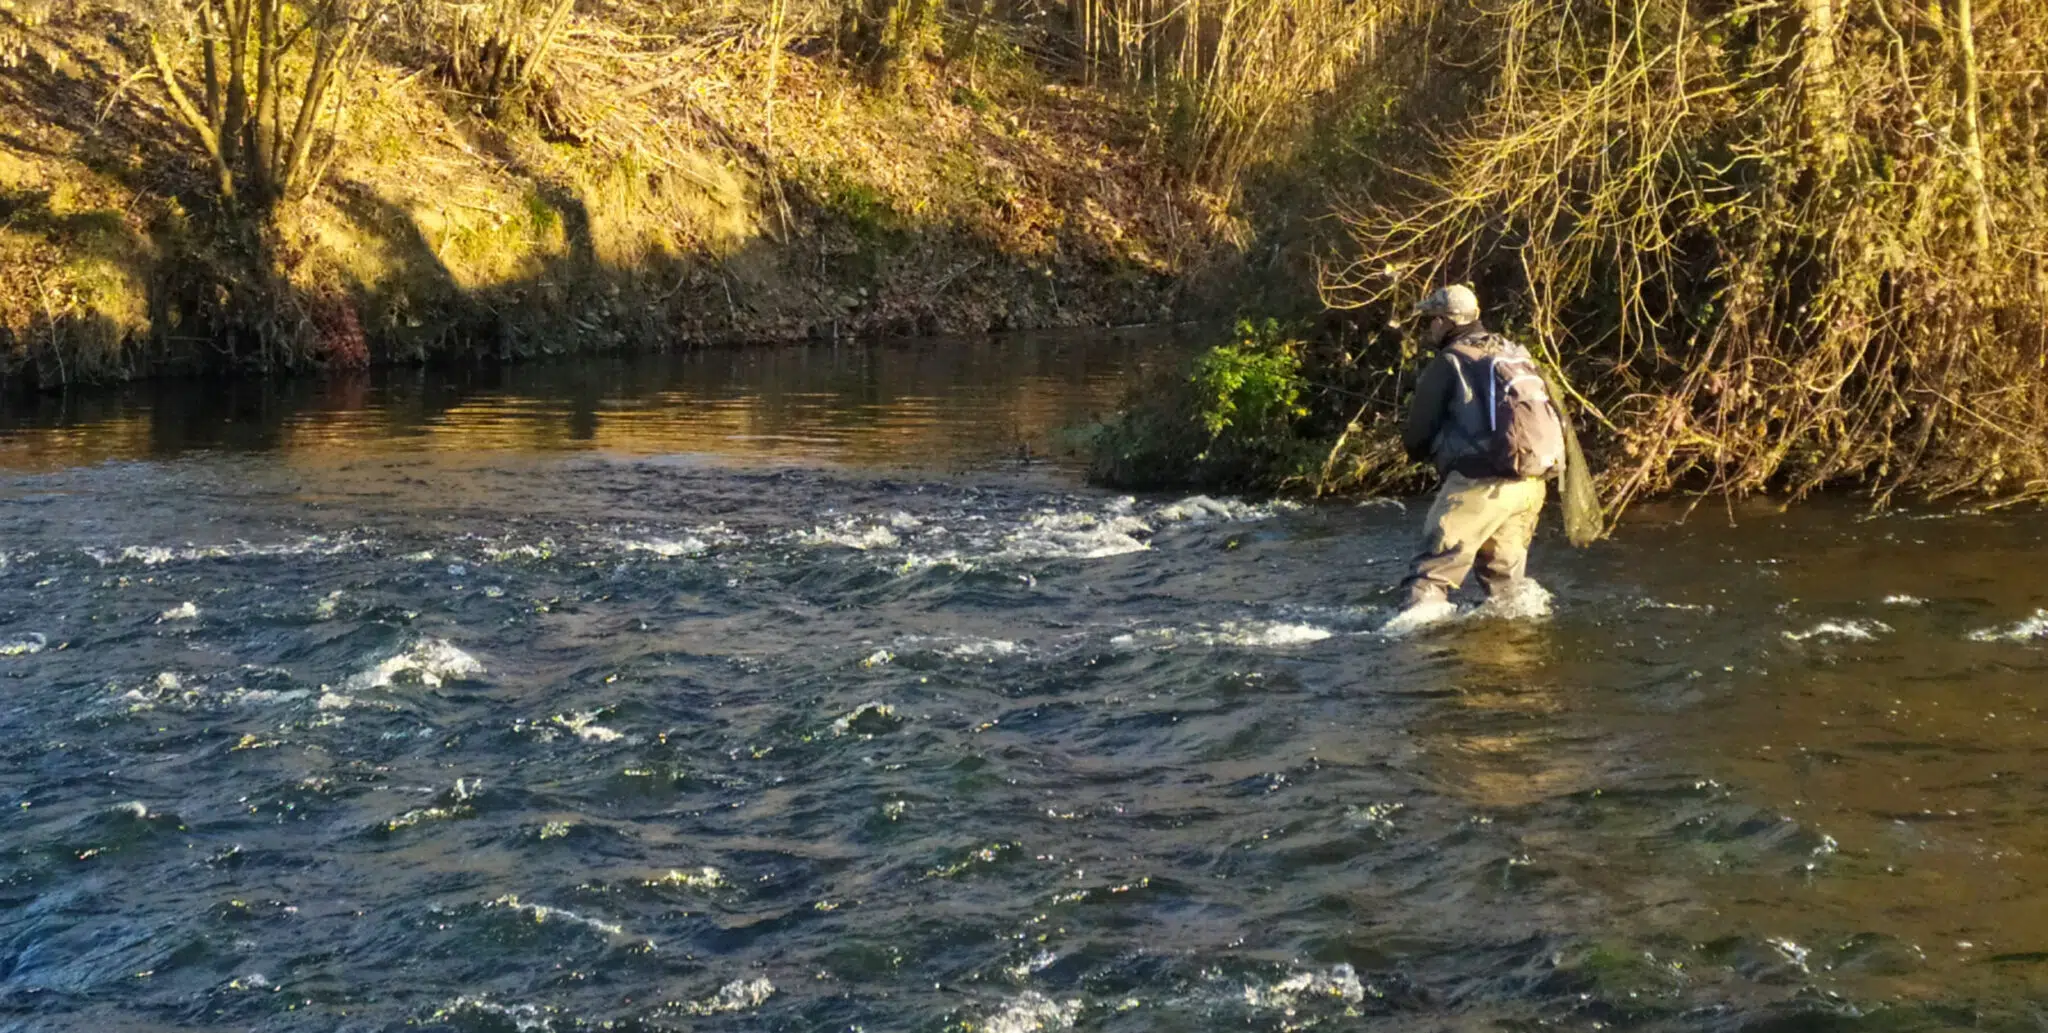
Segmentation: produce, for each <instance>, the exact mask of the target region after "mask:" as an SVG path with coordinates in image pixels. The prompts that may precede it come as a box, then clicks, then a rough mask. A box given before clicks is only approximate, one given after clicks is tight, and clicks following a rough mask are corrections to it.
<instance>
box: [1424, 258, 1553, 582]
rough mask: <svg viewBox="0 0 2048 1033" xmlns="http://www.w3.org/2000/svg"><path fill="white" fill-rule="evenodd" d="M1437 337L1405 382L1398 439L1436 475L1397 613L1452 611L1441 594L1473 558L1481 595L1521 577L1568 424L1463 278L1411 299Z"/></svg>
mask: <svg viewBox="0 0 2048 1033" xmlns="http://www.w3.org/2000/svg"><path fill="white" fill-rule="evenodd" d="M1416 315H1417V316H1420V317H1424V318H1427V319H1428V320H1429V322H1428V323H1427V324H1426V325H1425V326H1424V328H1423V331H1422V336H1423V342H1424V343H1425V344H1427V345H1429V346H1431V347H1434V348H1435V349H1437V353H1436V357H1435V358H1434V359H1432V360H1430V363H1429V365H1428V367H1427V368H1426V369H1424V370H1423V373H1422V378H1421V380H1420V381H1419V382H1418V383H1417V385H1416V388H1415V400H1414V402H1413V403H1412V406H1411V408H1410V409H1409V412H1408V422H1407V425H1406V427H1405V428H1404V429H1403V431H1402V435H1401V441H1402V444H1403V445H1404V446H1406V447H1407V449H1408V455H1409V457H1410V458H1413V459H1416V460H1424V459H1427V460H1430V461H1432V462H1434V463H1435V464H1436V468H1437V473H1438V474H1439V475H1440V476H1441V477H1442V478H1443V486H1442V488H1441V489H1440V490H1439V491H1438V492H1437V497H1436V502H1435V504H1434V505H1432V506H1431V507H1430V509H1429V517H1428V520H1427V522H1426V524H1425V525H1424V527H1423V540H1422V547H1421V550H1420V551H1419V553H1418V554H1417V555H1416V557H1415V561H1414V564H1413V566H1412V567H1411V568H1410V572H1409V575H1408V577H1407V579H1406V580H1404V581H1403V582H1402V583H1401V590H1402V595H1403V596H1404V597H1405V598H1404V599H1403V603H1404V609H1403V610H1402V613H1401V615H1400V617H1397V618H1396V619H1397V620H1405V621H1409V622H1418V621H1423V620H1428V619H1433V618H1435V617H1438V616H1445V615H1448V614H1449V613H1451V612H1452V607H1451V603H1450V594H1451V592H1453V591H1455V590H1456V589H1457V588H1458V587H1459V586H1460V585H1463V584H1464V583H1465V576H1466V575H1467V574H1469V573H1471V572H1472V569H1473V568H1474V567H1475V566H1476V567H1478V569H1479V583H1480V586H1481V587H1482V588H1484V589H1485V591H1486V593H1487V596H1488V597H1489V598H1492V597H1497V596H1500V595H1503V594H1504V593H1509V592H1513V591H1515V590H1516V589H1518V588H1519V587H1520V586H1521V585H1522V584H1523V583H1524V582H1525V581H1526V579H1527V577H1528V566H1529V542H1530V539H1532V538H1533V537H1535V534H1536V522H1537V517H1538V516H1539V515H1540V514H1541V512H1542V510H1543V501H1544V499H1545V497H1546V496H1547V495H1548V494H1549V488H1548V482H1549V479H1550V478H1552V477H1556V476H1559V475H1560V474H1561V473H1563V471H1564V467H1565V457H1566V451H1567V446H1566V436H1567V434H1568V428H1566V427H1565V425H1564V419H1563V417H1562V416H1561V415H1560V413H1559V411H1558V408H1557V405H1556V404H1555V403H1554V402H1553V400H1552V397H1551V393H1550V390H1549V388H1548V386H1547V385H1546V383H1545V381H1544V378H1543V375H1542V372H1541V371H1540V370H1539V369H1538V368H1537V366H1536V363H1535V360H1534V359H1533V358H1531V357H1530V355H1529V352H1528V350H1527V349H1525V348H1523V347H1522V346H1521V345H1519V344H1516V343H1514V342H1512V341H1510V340H1508V339H1507V338H1505V337H1502V336H1500V335H1499V334H1496V333H1493V332H1492V331H1490V330H1488V329H1486V327H1485V325H1484V324H1482V323H1481V322H1480V321H1479V298H1478V296H1477V295H1475V294H1474V293H1473V292H1472V290H1471V288H1469V287H1464V286H1455V285H1454V286H1449V287H1442V288H1439V289H1437V290H1436V291H1434V292H1432V293H1431V294H1430V295H1429V296H1428V297H1426V298H1424V299H1423V300H1422V303H1421V304H1420V305H1418V306H1416Z"/></svg>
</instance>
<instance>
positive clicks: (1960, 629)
mask: <svg viewBox="0 0 2048 1033" xmlns="http://www.w3.org/2000/svg"><path fill="white" fill-rule="evenodd" d="M1174 348H1175V346H1174V345H1172V344H1171V343H1170V342H1161V341H1157V340H1153V339H1149V338H1143V337H1129V336H1126V337H1120V338H1119V337H1112V338H1107V339H1094V340H1091V339H1083V338H1012V339H1005V340H1001V341H955V342H935V343H925V344H920V345H898V346H887V347H870V348H853V347H842V348H836V349H823V348H821V349H793V350H784V351H767V352H748V353H723V352H711V353H699V354H693V355H688V356H681V357H673V358H668V359H660V360H647V361H643V362H638V363H592V364H583V365H576V366H553V367H549V366H536V367H527V368H521V369H516V370H511V371H479V372H470V373H466V374H446V373H443V374H423V373H417V372H400V373H390V374H380V375H378V376H376V377H373V378H369V379H365V380H358V381H341V382H335V383H331V384H325V385H322V384H310V383H307V384H292V385H284V386H276V385H270V386H264V385H236V386H231V387H228V388H214V387H199V386H194V385H182V386H159V387H155V388H148V389H136V390H133V391H130V392H128V393H112V394H106V395H97V396H87V397H83V398H81V397H73V398H70V399H68V400H52V399H44V400H40V401H35V402H33V403H27V402H22V401H19V400H13V401H10V402H9V403H8V404H9V406H10V409H9V410H8V412H7V413H6V414H5V415H4V417H0V428H4V429H0V692H4V694H5V699H6V705H5V707H4V709H0V1029H6V1030H110V1029H124V1030H200V1029H208V1030H211V1029H235V1030H251V1029H254V1030H361V1031H372V1030H379V1031H381V1030H400V1029H433V1030H468V1031H499V1030H548V1031H555V1030H584V1029H626V1030H669V1029H673V1030H802V1031H810V1030H834V1031H847V1030H872V1031H880V1030H914V1031H941V1030H954V1031H962V1033H965V1031H977V1033H1024V1031H1030V1030H1057V1029H1069V1028H1072V1029H1080V1030H1118V1031H1155V1030H1172V1031H1180V1030H1189V1031H1206V1030H1240V1029H1245V1030H1290V1029H1311V1028H1316V1029H1365V1028H1371V1029H1394V1030H1409V1029H1413V1030H1436V1029H1471V1028H1499V1029H1512V1030H1534V1029H1565V1030H1593V1029H1608V1028H1641V1029H1671V1030H1696V1029H1697V1030H1722V1029H1744V1030H1804V1029H1817V1030H1821V1029H1824V1030H1839V1029H1848V1030H1864V1029H1870V1030H1903V1029H1952V1028H1963V1027H1971V1028H1995V1029H2015V1030H2019V1029H2025V1030H2035V1029H2038V1028H2041V1025H2042V1024H2043V1022H2044V1021H2048V821H2044V812H2048V775H2044V773H2043V765H2042V763H2041V761H2042V759H2043V754H2044V745H2048V738H2044V736H2043V734H2042V728H2043V718H2042V715H2041V712H2040V708H2041V705H2042V702H2043V690H2044V678H2043V674H2044V671H2048V613H2044V608H2048V585H2044V583H2043V580H2042V576H2041V571H2042V570H2043V569H2048V544H2044V541H2043V531H2044V529H2048V520H2044V518H2043V517H2042V516H2041V515H2040V514H2038V513H2036V512H2024V513H2021V512H2015V513H2009V514H2002V515H1999V514H1990V515H1984V514H1978V515H1969V514H1961V515H1956V514H1951V513H1949V512H1946V511H1925V512H1907V513H1901V514H1895V515H1888V516H1883V517H1877V518H1870V517H1868V516H1866V515H1865V514H1864V513H1863V512H1862V510H1860V509H1859V508H1857V506H1856V505H1855V504H1854V503H1853V502H1825V501H1824V502H1821V503H1817V504H1813V505H1808V506H1802V507H1799V508H1797V509H1794V510H1792V511H1789V512H1783V513H1781V512H1778V511H1776V510H1775V509H1773V508H1770V507H1768V506H1752V507H1745V508H1742V509H1739V510H1736V511H1732V512H1731V511H1729V510H1727V509H1725V508H1721V507H1719V506H1718V504H1709V505H1705V506H1702V507H1701V508H1700V509H1699V510H1698V511H1695V512H1692V513H1690V514H1687V513H1686V512H1684V511H1683V510H1681V509H1677V508H1653V509H1646V510H1643V511H1640V512H1638V513H1637V514H1636V515H1635V516H1634V517H1632V519H1631V520H1630V521H1629V522H1628V524H1627V525H1626V526H1625V527H1624V528H1622V530H1621V532H1620V534H1619V535H1618V536H1617V537H1616V538H1615V539H1614V540H1612V541H1609V542H1606V543H1603V544H1602V545H1600V546H1599V547H1597V548H1596V549H1594V550H1592V551H1589V552H1584V553H1579V552H1573V551H1571V550H1569V549H1567V548H1565V547H1564V546H1563V545H1562V543H1561V542H1559V541H1557V540H1555V539H1554V538H1551V537H1548V536H1546V537H1545V539H1544V540H1543V541H1542V542H1540V543H1539V546H1538V548H1537V551H1536V554H1535V569H1536V571H1537V573H1538V574H1539V576H1540V577H1541V578H1542V579H1543V581H1544V582H1545V583H1546V584H1547V586H1548V587H1549V588H1550V590H1551V591H1552V592H1553V593H1554V595H1555V604H1554V608H1553V611H1552V612H1551V613H1550V614H1549V615H1548V616H1546V617H1541V618H1525V619H1506V618H1503V617H1497V616H1490V615H1487V614H1486V613H1484V612H1483V611H1482V612H1480V613H1477V614H1474V615H1472V616H1470V617H1467V618H1465V619H1462V620H1459V621H1456V622H1454V623H1451V624H1449V625H1446V626H1443V627H1440V628H1438V629H1435V630H1433V631H1429V632H1425V633H1421V634H1417V635H1413V636H1410V637H1405V638H1398V639H1388V638H1384V637H1382V636H1380V635H1378V634H1376V633H1375V629H1376V628H1377V627H1378V625H1379V624H1380V622H1381V621H1382V620H1384V618H1385V617H1386V616H1387V613H1388V610H1387V603H1388V593H1387V589H1388V586H1389V584H1390V582H1392V581H1393V580H1394V579H1395V578H1396V577H1397V576H1398V572H1399V570H1400V567H1401V564H1402V561H1403V559H1404V557H1405V554H1406V553H1407V551H1408V548H1409V544H1410V541H1411V538H1412V537H1413V535H1414V533H1415V523H1416V521H1417V519H1418V512H1417V509H1416V507H1414V506H1413V505H1412V504H1411V505H1408V506H1406V507H1404V506H1403V505H1401V504H1400V503H1398V502H1394V501H1382V502H1376V503H1369V504H1358V503H1355V502H1343V503H1328V504H1319V505H1309V506H1292V505H1281V504H1273V503H1269V502H1259V501H1247V500H1240V499H1207V498H1201V497H1194V498H1189V497H1182V496H1174V495H1164V496H1152V497H1140V498H1130V497H1123V496H1119V495H1117V494H1114V493H1110V492H1104V491H1100V490H1095V489H1091V488H1089V487H1087V486H1086V485H1085V484H1084V483H1083V482H1082V480H1081V479H1080V477H1079V476H1078V472H1077V468H1076V463H1075V461H1074V460H1072V459H1071V458H1070V457H1068V456H1067V455H1066V454H1065V451H1064V450H1063V448H1062V446H1061V441H1062V437H1061V435H1060V433H1059V432H1060V429H1061V428H1064V427H1070V426H1073V425H1076V424H1080V423H1083V422H1085V421H1086V420H1087V419H1088V418H1090V417H1091V416H1093V415H1096V414H1099V413H1101V412H1103V411H1105V410H1106V409H1107V408H1109V407H1110V406H1111V405H1113V404H1114V403H1115V401H1116V400H1117V399H1118V398H1119V397H1120V396H1121V394H1122V392H1123V391H1124V390H1125V386H1126V385H1127V384H1128V383H1130V382H1132V380H1133V378H1135V377H1136V376H1138V375H1139V371H1141V370H1142V369H1144V368H1146V367H1148V366H1151V365H1156V364H1157V363H1159V362H1163V361H1170V360H1171V355H1172V354H1173V352H1174ZM1681 518H1683V519H1681Z"/></svg>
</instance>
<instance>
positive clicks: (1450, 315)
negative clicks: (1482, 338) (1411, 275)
mask: <svg viewBox="0 0 2048 1033" xmlns="http://www.w3.org/2000/svg"><path fill="white" fill-rule="evenodd" d="M1415 314H1416V315H1419V316H1442V317H1444V318H1445V319H1448V320H1450V321H1451V322H1453V323H1456V324H1457V325H1459V326H1464V325H1465V324H1467V323H1470V322H1473V321H1475V320H1477V319H1478V318H1479V295H1477V294H1474V293H1472V288H1470V287H1467V286H1465V285H1464V284H1462V283H1454V284H1451V285H1450V286H1448V287H1438V288H1437V289H1436V290H1433V291H1431V292H1429V296H1428V297H1426V298H1424V299H1422V303H1421V304H1419V305H1416V306H1415Z"/></svg>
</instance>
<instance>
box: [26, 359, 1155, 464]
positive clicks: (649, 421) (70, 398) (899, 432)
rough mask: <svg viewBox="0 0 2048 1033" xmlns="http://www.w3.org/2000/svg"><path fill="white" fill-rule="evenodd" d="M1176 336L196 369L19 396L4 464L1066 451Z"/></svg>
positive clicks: (1009, 455) (981, 458)
mask: <svg viewBox="0 0 2048 1033" xmlns="http://www.w3.org/2000/svg"><path fill="white" fill-rule="evenodd" d="M1183 347H1184V345H1182V344H1181V343H1179V342H1178V341H1177V340H1176V338H1175V336H1174V335H1173V334H1172V333H1171V332H1164V331H1150V330H1146V331H1100V332H1086V333H1082V332H1067V333H1058V334H1019V335H1014V336H1008V337H1004V338H1000V339H998V338H960V339H940V340H928V341H916V342H898V343H890V344H865V345H861V344H840V345H816V346H801V347H781V348H764V349H747V350H713V351H698V352H689V353H683V354H674V355H665V356H645V357H638V358H632V359H611V360H583V361H578V362H574V363H559V364H557V363H544V364H533V365H522V366H511V367H479V368H468V369H457V370H429V369H395V370H379V371H373V372H370V373H366V374H359V375H354V376H345V377H337V378H331V379H325V380H316V379H302V380H295V381H284V382H276V381H240V382H233V383H226V384H208V385H204V386H201V385H195V384H191V383H184V382H166V383H152V384H142V385H131V386H129V387H126V388H123V389H118V390H107V391H97V392H95V391H85V392H76V393H72V394H68V395H64V396H61V397H30V398H17V399H12V400H10V402H9V404H8V405H7V406H6V407H5V409H4V411H0V468H11V469H24V470H34V469H56V468H61V467H64V466H71V465H78V464H82V463H93V462H102V461H107V460H120V459H139V458H165V457H170V456H176V455H179V454H183V453H185V452H189V451H194V450H226V451H271V450H280V451H285V452H288V453H291V454H292V455H293V456H294V457H295V458H296V459H298V460H301V461H317V460H318V459H319V457H322V456H328V457H360V456H361V455H363V454H365V453H366V452H369V453H383V452H391V451H437V452H504V451H548V452H552V451H566V450H598V451H606V452H619V453H626V454H656V453H664V454H666V453H697V454H708V455H719V456H733V457H738V458H744V459H749V460H802V461H807V462H832V463H845V464H851V465H861V466H876V465H880V466H901V465H906V464H914V465H921V466H934V465H937V466H950V465H959V464H979V463H986V462H990V461H1002V460H1006V459H1023V460H1030V461H1037V460H1046V459H1050V460H1052V461H1053V462H1055V463H1065V464H1071V463H1072V462H1074V458H1073V456H1071V455H1070V454H1068V453H1070V452H1071V450H1070V449H1066V448H1063V447H1062V431H1064V430H1066V429H1069V428H1072V427H1076V426H1079V425H1082V424H1085V423H1087V422H1089V421H1091V420H1093V419H1095V418H1098V417H1099V416H1101V415H1102V414H1104V413H1105V412H1106V411H1108V410H1109V409H1111V408H1113V407H1114V406H1115V405H1116V404H1117V402H1118V401H1120V400H1121V398H1122V395H1123V393H1124V392H1125V391H1126V390H1127V389H1128V385H1129V384H1131V383H1132V382H1133V380H1134V378H1136V377H1137V376H1140V375H1142V372H1143V371H1144V370H1147V369H1149V368H1152V367H1153V366H1155V365H1157V364H1159V363H1163V362H1168V361H1172V360H1173V358H1174V357H1175V356H1177V355H1178V354H1180V351H1181V349H1182V348H1183Z"/></svg>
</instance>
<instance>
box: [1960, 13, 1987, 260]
mask: <svg viewBox="0 0 2048 1033" xmlns="http://www.w3.org/2000/svg"><path fill="white" fill-rule="evenodd" d="M1956 64H1957V66H1958V67H1957V69H1956V70H1957V73H1958V74H1957V79H1958V80H1959V86H1960V90H1961V93H1962V97H1961V103H1962V108H1963V119H1962V130H1963V145H1962V146H1963V171H1964V173H1965V174H1967V175H1968V176H1969V178H1970V191H1971V193H1972V194H1973V195H1974V196H1973V198H1972V199H1973V201H1974V202H1975V203H1974V204H1972V205H1971V208H1970V237H1971V242H1972V243H1973V244H1975V246H1976V249H1977V250H1976V254H1977V262H1978V264H1979V265H1980V266H1985V265H1988V264H1989V262H1990V259H1991V188H1990V186H1989V185H1988V184H1987V183H1986V181H1985V175H1984V135H1983V129H1982V128H1981V126H1980V125H1979V123H1978V115H1977V109H1978V107H1979V106H1980V100H1979V97H1978V86H1977V21H1976V11H1975V10H1974V8H1973V3H1972V0H1956Z"/></svg>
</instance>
